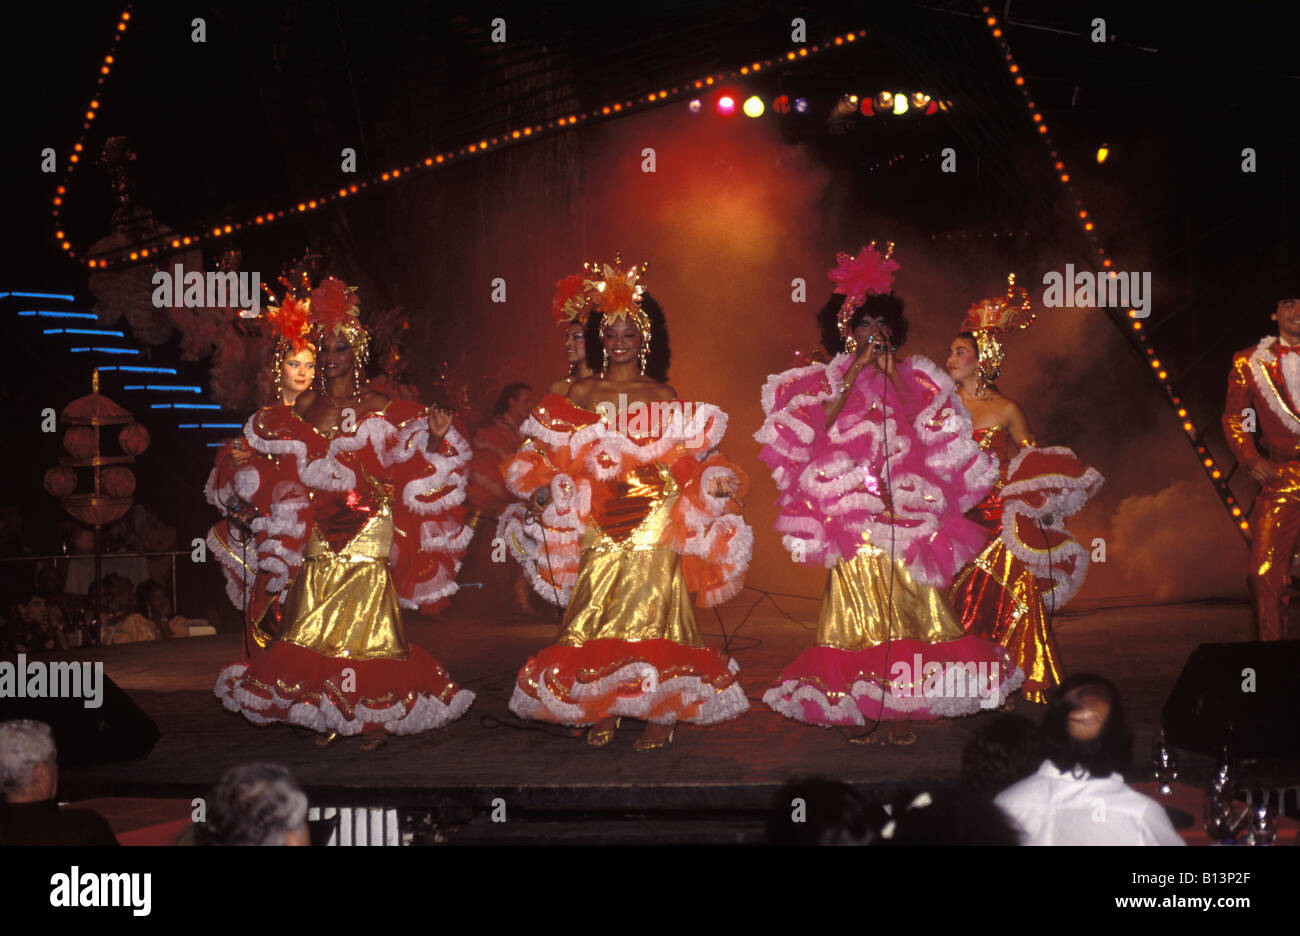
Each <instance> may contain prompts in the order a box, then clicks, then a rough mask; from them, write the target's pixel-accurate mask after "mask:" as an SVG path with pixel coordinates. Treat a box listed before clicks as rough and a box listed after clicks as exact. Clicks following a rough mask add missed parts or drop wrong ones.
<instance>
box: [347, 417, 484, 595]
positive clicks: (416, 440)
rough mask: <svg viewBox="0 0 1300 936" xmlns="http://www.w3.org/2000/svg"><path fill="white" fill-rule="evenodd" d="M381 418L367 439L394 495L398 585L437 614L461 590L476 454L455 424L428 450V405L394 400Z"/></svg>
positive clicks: (401, 591)
mask: <svg viewBox="0 0 1300 936" xmlns="http://www.w3.org/2000/svg"><path fill="white" fill-rule="evenodd" d="M383 417H384V418H383V420H382V421H381V420H374V421H375V422H376V423H377V424H380V425H381V427H384V428H381V430H380V431H377V432H374V433H371V434H370V435H369V439H370V443H371V446H372V449H373V452H374V454H375V456H376V457H377V458H378V460H379V462H380V466H381V468H382V470H383V478H384V480H385V481H386V482H387V483H388V484H390V485H391V486H392V488H393V493H394V502H393V525H394V527H396V531H397V535H396V536H395V537H394V538H393V551H392V555H391V557H390V562H391V565H392V570H393V585H394V586H395V587H396V589H397V595H398V599H399V600H400V602H401V604H402V606H403V607H405V608H419V609H420V612H421V613H423V614H432V613H433V612H435V611H437V610H439V609H440V608H441V607H443V605H444V604H445V603H446V601H447V599H449V598H450V597H451V596H452V595H453V594H455V593H456V590H457V586H456V573H457V572H458V571H459V570H460V563H461V558H462V557H463V556H464V554H465V550H466V549H467V548H468V547H469V541H470V538H471V537H472V536H473V533H474V531H473V528H472V527H470V526H468V525H467V524H466V522H465V508H464V506H463V504H464V501H465V486H466V483H467V479H468V471H469V469H468V466H469V462H470V458H471V456H472V454H473V453H472V450H471V448H470V444H469V442H468V441H467V440H466V437H465V434H464V432H463V430H462V428H461V427H459V426H457V425H456V424H455V423H453V424H452V426H451V427H450V428H449V429H448V430H447V433H446V435H444V436H443V438H442V441H441V442H440V443H439V444H438V446H437V447H436V448H435V450H433V451H429V448H428V444H429V425H428V409H427V408H426V407H424V406H421V405H420V404H418V403H414V402H409V401H405V400H395V401H393V402H391V403H390V404H389V405H388V407H387V409H386V410H385V411H384V414H383ZM360 434H361V433H360V432H358V435H360Z"/></svg>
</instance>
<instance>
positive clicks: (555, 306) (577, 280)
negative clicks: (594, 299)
mask: <svg viewBox="0 0 1300 936" xmlns="http://www.w3.org/2000/svg"><path fill="white" fill-rule="evenodd" d="M590 304H591V288H590V286H589V285H588V280H587V278H586V277H585V276H583V275H582V274H581V273H574V274H573V275H572V276H566V277H565V278H564V279H562V280H560V281H559V282H558V283H556V284H555V296H554V297H553V298H552V299H551V314H552V315H553V316H555V322H556V324H558V325H571V324H577V325H586V323H587V312H588V307H589V306H590Z"/></svg>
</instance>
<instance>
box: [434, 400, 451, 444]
mask: <svg viewBox="0 0 1300 936" xmlns="http://www.w3.org/2000/svg"><path fill="white" fill-rule="evenodd" d="M450 428H451V410H445V409H443V408H442V407H441V406H431V407H429V448H430V449H433V448H436V447H437V446H438V444H439V443H440V442H442V437H443V436H445V435H446V434H447V430H448V429H450Z"/></svg>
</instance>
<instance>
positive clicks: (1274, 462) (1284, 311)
mask: <svg viewBox="0 0 1300 936" xmlns="http://www.w3.org/2000/svg"><path fill="white" fill-rule="evenodd" d="M1285 295H1287V296H1292V297H1294V296H1297V295H1300V290H1296V289H1294V287H1293V288H1291V289H1288V290H1286V291H1285ZM1273 321H1275V322H1277V327H1278V337H1276V338H1275V337H1273V336H1272V335H1269V336H1268V337H1266V338H1264V340H1262V341H1261V342H1260V343H1259V344H1258V345H1256V346H1255V347H1253V348H1246V349H1245V350H1244V351H1238V352H1237V353H1236V354H1235V355H1234V356H1233V359H1232V373H1231V374H1230V375H1229V376H1228V399H1227V403H1226V405H1225V406H1224V410H1223V433H1224V435H1225V436H1226V437H1227V440H1228V445H1229V447H1231V449H1232V453H1233V454H1234V455H1236V456H1237V461H1238V462H1239V463H1240V464H1241V466H1242V467H1243V468H1245V469H1246V471H1247V472H1249V473H1250V476H1251V477H1252V478H1254V479H1255V480H1256V481H1258V482H1259V483H1260V491H1259V495H1258V496H1257V497H1256V498H1255V509H1254V510H1253V511H1252V512H1251V515H1250V533H1251V548H1250V586H1251V600H1252V602H1253V603H1254V607H1255V620H1256V622H1257V624H1258V625H1259V639H1260V640H1281V639H1283V637H1284V636H1285V630H1286V605H1285V601H1286V588H1287V584H1288V581H1289V579H1290V577H1291V553H1292V552H1293V551H1294V549H1295V545H1296V539H1297V537H1300V299H1297V298H1289V299H1279V300H1278V303H1277V311H1276V312H1274V313H1273Z"/></svg>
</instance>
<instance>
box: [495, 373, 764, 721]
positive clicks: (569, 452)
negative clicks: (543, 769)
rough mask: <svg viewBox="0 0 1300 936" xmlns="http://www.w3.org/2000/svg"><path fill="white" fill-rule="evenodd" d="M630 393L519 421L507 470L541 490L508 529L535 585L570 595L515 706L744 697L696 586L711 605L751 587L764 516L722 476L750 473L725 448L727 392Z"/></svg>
mask: <svg viewBox="0 0 1300 936" xmlns="http://www.w3.org/2000/svg"><path fill="white" fill-rule="evenodd" d="M638 406H639V405H638V404H634V405H633V406H632V407H631V408H630V410H629V411H628V413H627V414H625V417H624V418H622V419H614V418H612V417H611V418H609V420H608V421H606V419H604V418H602V416H601V415H599V414H598V413H594V412H591V411H589V410H585V409H582V408H580V407H577V406H574V405H573V404H572V403H570V402H569V401H568V400H566V399H565V398H563V397H560V396H557V395H554V394H551V395H548V396H547V397H546V398H544V399H543V400H542V401H541V403H540V404H539V405H538V407H537V408H536V409H535V410H534V411H533V414H532V416H531V417H530V418H529V419H528V420H527V421H526V422H525V423H524V425H523V427H522V429H523V432H524V435H525V436H527V437H528V441H527V442H525V444H524V446H523V448H522V449H521V450H520V451H519V453H518V454H516V455H515V456H514V457H513V458H512V459H510V460H508V461H507V462H506V464H505V465H504V469H505V475H506V484H507V485H508V486H509V488H510V489H511V491H513V492H514V493H515V494H516V495H518V496H520V497H524V498H529V499H531V498H533V497H534V496H535V494H536V492H537V491H538V489H539V488H545V489H546V493H545V494H544V495H543V497H544V498H545V499H546V506H545V508H544V509H543V511H542V513H541V517H540V519H534V518H532V517H530V516H528V514H527V512H526V511H525V510H524V508H523V505H521V504H516V505H514V506H513V507H511V508H510V509H509V510H507V511H506V513H505V514H504V515H503V516H502V518H501V521H500V524H499V527H498V531H499V535H500V536H502V538H503V539H504V540H505V541H506V543H507V544H508V545H509V548H510V550H511V551H512V553H513V554H514V555H515V557H516V558H517V559H518V560H519V561H520V562H521V564H522V565H523V567H524V569H525V572H526V574H527V576H528V578H529V581H530V582H531V583H532V584H533V587H534V588H535V589H536V590H537V592H538V593H539V594H540V595H542V597H544V598H546V599H547V600H548V601H551V602H552V603H554V604H558V605H561V606H566V608H567V610H566V612H565V616H564V621H563V624H562V626H561V630H560V635H559V638H558V639H557V640H556V642H555V644H554V645H552V646H550V647H547V648H545V649H544V650H542V651H541V652H540V653H538V654H537V655H536V656H535V657H533V658H532V659H530V660H529V661H528V662H527V663H526V664H525V665H524V667H523V669H521V670H520V671H519V675H518V678H517V680H516V685H515V690H514V693H513V695H512V697H511V699H510V710H511V711H512V712H514V713H515V714H516V715H518V716H520V717H521V718H529V719H537V720H540V721H548V722H554V723H558V724H564V725H572V726H581V725H591V724H594V723H596V722H598V721H600V720H601V719H603V718H606V717H609V716H614V715H619V716H628V717H632V718H638V719H644V720H646V721H653V722H657V723H659V724H673V723H675V722H679V721H685V722H694V723H697V724H706V725H707V724H713V723H716V722H721V721H725V720H727V719H730V718H735V717H736V716H737V715H740V714H741V713H743V712H745V711H746V710H747V709H748V708H749V701H748V700H747V699H746V697H745V693H744V691H743V689H742V688H741V686H740V684H739V683H738V682H737V680H736V674H737V672H738V671H739V667H738V666H737V665H736V662H735V660H733V659H731V658H730V657H729V656H728V655H727V654H725V653H723V652H721V651H720V650H717V649H714V648H712V647H708V646H706V645H705V643H704V640H703V638H702V637H701V635H700V631H699V627H698V626H697V624H696V621H695V614H694V612H693V610H692V607H691V594H692V593H694V594H695V595H696V596H697V601H698V603H699V604H701V605H703V606H705V607H708V606H712V605H715V604H718V603H719V602H722V601H725V600H727V599H728V598H730V597H732V596H733V595H735V594H736V593H737V592H739V591H740V589H741V587H742V581H743V579H744V574H745V570H746V568H747V567H748V565H749V559H750V553H751V550H752V547H753V531H752V530H751V529H750V527H749V526H748V525H746V524H745V522H744V521H743V520H742V519H741V518H740V517H739V516H738V515H737V514H736V513H734V512H733V511H732V509H731V504H732V502H731V501H730V499H729V498H720V497H714V496H712V494H711V493H710V492H711V491H712V489H713V486H714V485H715V484H716V483H717V479H720V478H726V479H729V480H733V481H735V482H736V483H737V485H738V488H739V491H738V496H740V497H743V496H744V493H745V491H746V490H747V488H748V483H749V482H748V478H746V477H745V474H744V472H742V471H741V470H740V468H738V467H737V466H735V465H734V464H732V463H731V462H729V461H727V460H726V459H725V458H723V457H722V456H721V455H719V454H717V453H716V452H715V451H714V450H715V449H716V447H717V444H718V443H719V442H720V441H721V439H722V435H723V432H724V431H725V428H726V421H727V417H726V414H725V413H723V412H722V411H721V410H720V409H718V408H717V407H716V406H712V405H710V404H700V405H695V404H689V403H681V402H680V401H673V402H672V403H669V404H665V403H657V404H649V405H644V406H645V408H644V409H641V410H638Z"/></svg>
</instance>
